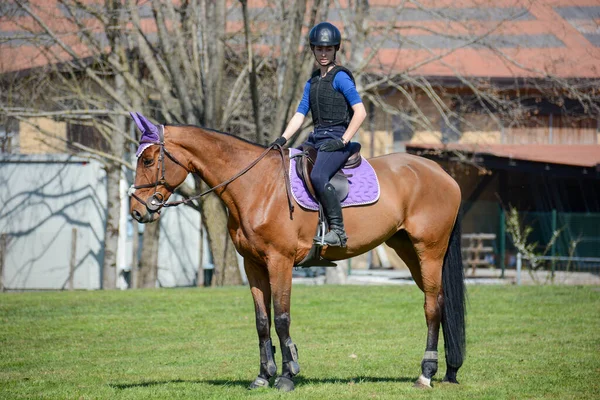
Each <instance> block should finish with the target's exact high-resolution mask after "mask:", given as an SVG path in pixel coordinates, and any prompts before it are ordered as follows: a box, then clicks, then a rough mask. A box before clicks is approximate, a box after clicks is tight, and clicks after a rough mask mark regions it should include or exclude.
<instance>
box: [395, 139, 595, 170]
mask: <svg viewBox="0 0 600 400" xmlns="http://www.w3.org/2000/svg"><path fill="white" fill-rule="evenodd" d="M406 149H407V150H408V151H409V152H410V153H417V154H419V153H422V152H431V151H460V152H465V153H469V154H473V155H477V154H482V155H483V154H488V155H493V156H496V157H502V158H508V159H514V160H523V161H534V162H541V163H547V164H561V165H571V166H578V167H596V166H600V145H568V146H564V145H551V144H547V145H546V144H544V145H508V144H485V145H475V144H459V143H450V144H448V145H443V144H413V143H411V144H407V145H406Z"/></svg>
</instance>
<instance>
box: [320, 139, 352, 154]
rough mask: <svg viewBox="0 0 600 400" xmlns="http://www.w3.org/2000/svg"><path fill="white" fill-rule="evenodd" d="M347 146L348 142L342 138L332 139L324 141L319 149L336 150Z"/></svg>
mask: <svg viewBox="0 0 600 400" xmlns="http://www.w3.org/2000/svg"><path fill="white" fill-rule="evenodd" d="M344 147H346V144H345V143H344V141H343V140H342V139H331V140H328V141H326V142H325V143H323V145H322V146H321V147H319V150H321V151H336V150H340V149H343V148H344Z"/></svg>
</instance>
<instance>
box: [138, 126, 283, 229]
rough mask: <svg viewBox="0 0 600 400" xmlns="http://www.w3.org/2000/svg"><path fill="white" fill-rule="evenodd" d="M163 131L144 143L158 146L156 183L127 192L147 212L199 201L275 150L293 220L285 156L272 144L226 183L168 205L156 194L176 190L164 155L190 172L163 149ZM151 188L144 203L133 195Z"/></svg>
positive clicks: (161, 128)
mask: <svg viewBox="0 0 600 400" xmlns="http://www.w3.org/2000/svg"><path fill="white" fill-rule="evenodd" d="M164 129H165V127H164V126H163V125H159V127H158V137H159V140H158V141H151V142H146V143H150V144H152V145H157V146H160V154H159V156H158V161H159V162H158V165H157V169H156V181H155V182H154V183H146V184H143V185H137V186H136V185H131V186H130V187H129V190H128V191H127V194H128V195H129V196H130V197H133V198H134V199H136V200H137V201H139V202H140V203H142V204H143V205H144V206H146V208H147V209H148V211H150V212H152V213H153V212H157V211H159V210H160V209H161V208H163V207H174V206H178V205H180V204H183V203H189V202H190V201H192V200H196V199H199V198H200V197H202V196H204V195H207V194H209V193H210V192H212V191H214V190H216V189H218V188H220V187H223V186H226V185H228V184H230V183H231V182H233V181H234V180H236V179H237V178H239V177H240V176H242V175H244V174H245V173H246V172H248V171H249V170H250V169H251V168H252V167H254V166H255V165H256V164H258V162H259V161H260V160H261V159H263V158H264V157H265V156H266V155H267V154H268V152H269V151H270V150H271V149H273V148H276V149H277V150H279V153H280V154H281V162H282V164H283V174H284V179H285V187H286V190H287V197H288V207H289V210H290V219H293V212H294V204H293V203H292V194H291V193H292V190H291V187H290V180H289V174H288V171H287V168H286V166H285V155H284V153H283V148H282V147H281V146H280V145H278V144H273V145H271V146H269V147H268V148H266V149H265V151H264V152H263V153H262V154H261V155H260V156H258V158H257V159H256V160H254V161H253V162H252V163H250V165H248V166H247V167H246V168H244V169H243V170H242V171H240V172H238V173H237V174H236V175H234V176H233V177H231V178H230V179H228V180H227V181H225V182H222V183H220V184H218V185H217V186H215V187H212V188H210V189H208V190H206V191H204V192H202V193H200V194H198V195H196V196H193V197H190V198H187V199H183V200H180V201H173V202H169V203H167V202H165V198H164V196H163V195H162V194H161V193H159V192H158V186H159V185H160V186H164V187H165V188H166V189H167V190H168V191H169V192H171V193H173V192H174V191H175V189H176V188H175V187H173V186H171V185H169V183H168V182H167V181H166V180H165V155H166V156H167V157H169V158H170V159H171V161H173V162H174V163H175V164H177V165H179V166H180V167H181V168H183V169H184V170H185V171H186V172H187V173H189V172H190V171H189V170H188V169H187V168H186V167H185V166H184V165H183V164H182V163H180V162H179V161H177V159H176V158H175V157H174V156H173V155H172V154H171V153H169V152H168V151H167V149H166V148H165V136H164ZM151 187H153V188H154V193H153V194H152V195H151V196H150V197H149V198H148V200H147V201H144V200H143V199H142V198H140V197H139V196H138V195H136V194H135V191H136V190H137V189H147V188H151Z"/></svg>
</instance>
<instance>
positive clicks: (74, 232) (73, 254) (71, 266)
mask: <svg viewBox="0 0 600 400" xmlns="http://www.w3.org/2000/svg"><path fill="white" fill-rule="evenodd" d="M76 253H77V228H73V229H72V230H71V261H70V262H69V290H73V289H75V288H74V284H73V275H75V263H76V262H77V257H76Z"/></svg>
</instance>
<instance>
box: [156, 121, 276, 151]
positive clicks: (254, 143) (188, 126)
mask: <svg viewBox="0 0 600 400" xmlns="http://www.w3.org/2000/svg"><path fill="white" fill-rule="evenodd" d="M165 126H174V127H176V128H198V129H204V130H206V131H210V132H214V133H219V134H221V135H226V136H229V137H232V138H234V139H237V140H241V141H242V142H245V143H248V144H251V145H253V146H256V147H260V148H263V149H266V146H263V145H260V144H258V143H256V142H253V141H251V140H248V139H244V138H243V137H239V136H236V135H234V134H232V133H228V132H223V131H219V130H216V129H212V128H207V127H205V126H198V125H187V124H165Z"/></svg>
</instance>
